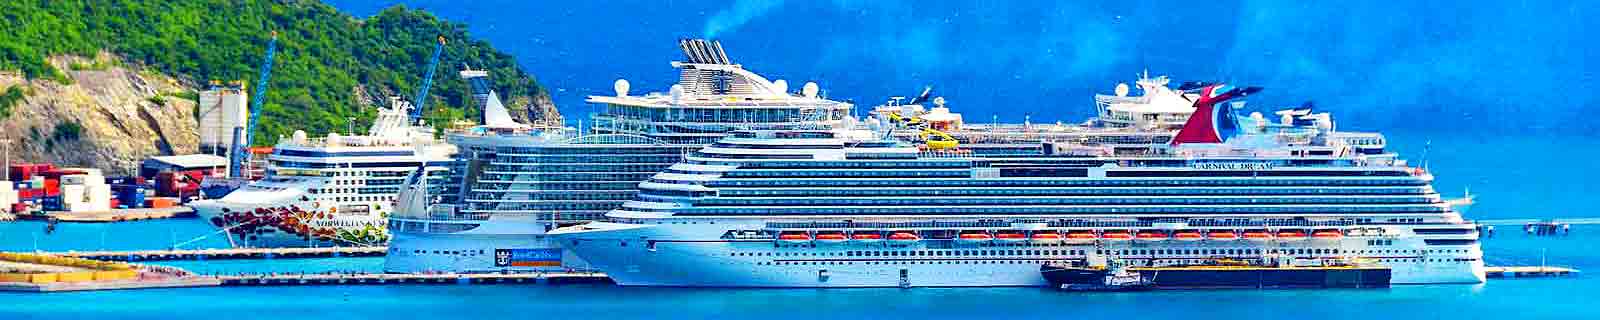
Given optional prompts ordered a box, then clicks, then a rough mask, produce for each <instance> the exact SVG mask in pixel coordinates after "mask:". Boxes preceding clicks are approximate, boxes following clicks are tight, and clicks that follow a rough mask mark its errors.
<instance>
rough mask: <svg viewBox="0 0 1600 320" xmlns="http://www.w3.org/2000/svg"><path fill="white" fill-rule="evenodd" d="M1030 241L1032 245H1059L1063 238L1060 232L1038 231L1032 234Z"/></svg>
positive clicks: (1092, 236)
mask: <svg viewBox="0 0 1600 320" xmlns="http://www.w3.org/2000/svg"><path fill="white" fill-rule="evenodd" d="M1089 238H1091V239H1092V238H1094V235H1089ZM1030 239H1032V240H1033V242H1034V243H1061V240H1062V239H1063V237H1062V236H1061V233H1060V232H1055V231H1039V232H1034V233H1033V237H1031V238H1030Z"/></svg>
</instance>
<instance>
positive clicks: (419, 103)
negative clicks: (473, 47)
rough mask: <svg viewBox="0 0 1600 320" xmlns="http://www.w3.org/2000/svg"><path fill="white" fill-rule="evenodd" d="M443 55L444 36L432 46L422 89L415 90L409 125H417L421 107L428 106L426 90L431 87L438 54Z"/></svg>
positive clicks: (437, 65) (437, 63)
mask: <svg viewBox="0 0 1600 320" xmlns="http://www.w3.org/2000/svg"><path fill="white" fill-rule="evenodd" d="M441 53H444V36H439V44H437V45H434V46H433V58H432V59H428V75H426V76H423V77H422V87H421V88H417V98H416V99H414V100H411V101H415V102H416V105H415V106H412V108H411V123H413V124H415V123H417V119H420V118H422V110H423V106H426V105H428V89H430V88H432V87H433V69H437V68H438V67H439V54H441Z"/></svg>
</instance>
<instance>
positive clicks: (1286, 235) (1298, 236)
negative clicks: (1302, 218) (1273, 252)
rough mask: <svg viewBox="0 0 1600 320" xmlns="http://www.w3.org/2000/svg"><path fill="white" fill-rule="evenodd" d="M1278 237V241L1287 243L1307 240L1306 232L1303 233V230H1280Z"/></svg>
mask: <svg viewBox="0 0 1600 320" xmlns="http://www.w3.org/2000/svg"><path fill="white" fill-rule="evenodd" d="M1277 236H1278V240H1285V241H1293V240H1305V239H1306V232H1305V231H1301V230H1292V229H1291V230H1279V231H1278V234H1277Z"/></svg>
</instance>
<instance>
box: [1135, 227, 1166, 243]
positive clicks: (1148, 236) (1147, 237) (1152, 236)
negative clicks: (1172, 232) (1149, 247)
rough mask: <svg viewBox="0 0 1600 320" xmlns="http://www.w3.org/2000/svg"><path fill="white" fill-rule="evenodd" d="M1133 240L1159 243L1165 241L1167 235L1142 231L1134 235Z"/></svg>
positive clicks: (1152, 231) (1159, 232)
mask: <svg viewBox="0 0 1600 320" xmlns="http://www.w3.org/2000/svg"><path fill="white" fill-rule="evenodd" d="M1133 238H1134V239H1137V240H1139V241H1161V240H1167V233H1166V232H1161V231H1155V230H1144V231H1139V233H1138V234H1136V235H1134V236H1133Z"/></svg>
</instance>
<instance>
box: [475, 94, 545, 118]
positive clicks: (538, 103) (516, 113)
mask: <svg viewBox="0 0 1600 320" xmlns="http://www.w3.org/2000/svg"><path fill="white" fill-rule="evenodd" d="M507 107H509V108H511V111H512V112H511V118H512V119H515V120H517V122H521V123H527V124H554V125H561V124H562V121H563V118H562V117H561V111H560V110H556V103H555V101H551V100H550V95H549V94H547V93H544V92H539V93H538V94H536V95H535V96H534V97H533V98H532V99H530V98H528V97H517V98H514V99H513V100H512V101H511V104H510V105H508V106H507ZM479 108H481V106H479Z"/></svg>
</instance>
